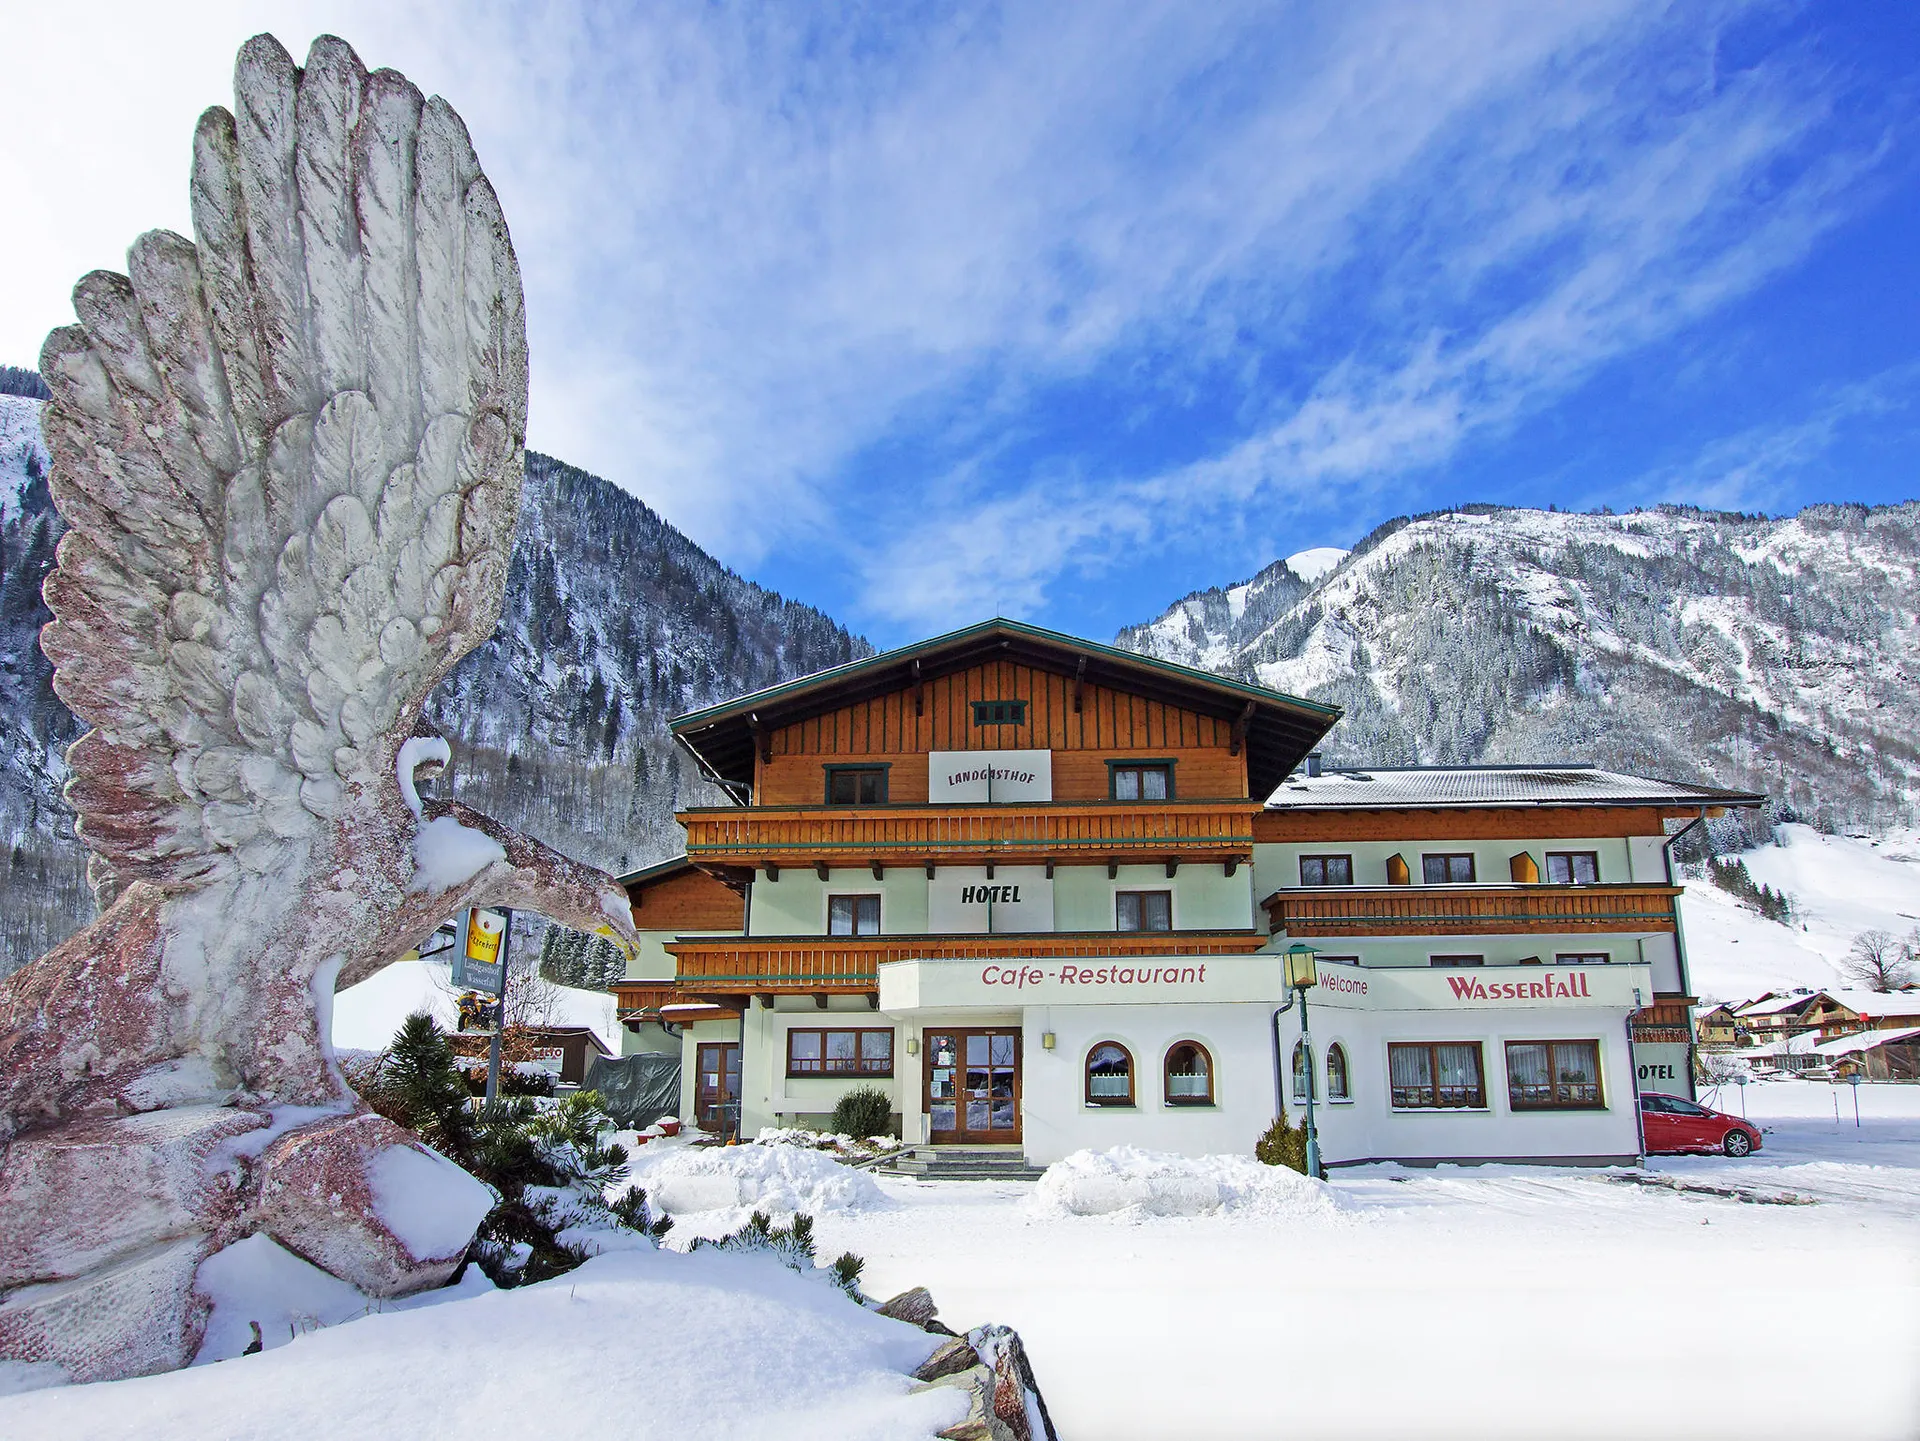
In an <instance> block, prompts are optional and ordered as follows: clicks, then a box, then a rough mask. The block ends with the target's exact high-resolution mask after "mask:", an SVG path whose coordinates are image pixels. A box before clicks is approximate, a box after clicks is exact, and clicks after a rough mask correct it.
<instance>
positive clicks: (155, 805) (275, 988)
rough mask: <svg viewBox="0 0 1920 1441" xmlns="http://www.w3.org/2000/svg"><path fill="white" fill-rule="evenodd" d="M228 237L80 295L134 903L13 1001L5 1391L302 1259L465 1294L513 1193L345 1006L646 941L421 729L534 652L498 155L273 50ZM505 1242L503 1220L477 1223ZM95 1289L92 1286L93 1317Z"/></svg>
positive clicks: (90, 840) (615, 888)
mask: <svg viewBox="0 0 1920 1441" xmlns="http://www.w3.org/2000/svg"><path fill="white" fill-rule="evenodd" d="M234 95H235V105H234V109H233V111H231V112H230V111H227V110H225V109H220V108H215V109H211V110H209V111H207V112H206V113H205V114H204V115H203V116H202V117H201V118H200V121H199V124H198V126H197V127H196V130H195V135H194V144H193V177H192V187H191V198H192V206H191V209H192V215H193V232H194V235H193V239H191V240H188V239H186V238H184V237H182V236H178V235H172V234H169V233H167V232H164V231H152V232H149V233H147V234H145V235H142V236H140V237H139V238H138V239H137V240H136V241H135V242H134V244H133V246H132V248H131V249H130V250H129V252H128V257H127V261H128V264H127V273H126V274H125V275H119V274H110V273H107V272H102V271H96V272H94V273H92V274H90V275H87V276H85V277H83V278H82V279H81V281H80V282H79V284H78V285H77V286H76V287H75V291H74V308H75V312H76V315H77V317H78V321H79V323H78V324H77V325H72V326H67V327H63V328H61V329H59V330H56V331H54V332H53V333H52V334H51V335H49V336H48V338H47V343H46V346H45V348H44V349H43V351H42V352H41V370H42V373H43V374H44V376H45V378H46V381H47V384H48V386H49V388H50V389H51V391H52V399H51V400H50V401H49V402H48V403H47V405H46V407H45V412H44V416H43V421H42V428H43V431H44V433H45V437H46V441H47V446H48V450H49V451H50V453H51V455H52V458H53V464H52V468H51V472H50V474H49V476H48V484H49V486H50V488H51V490H52V493H53V498H54V502H55V504H56V505H57V506H58V508H59V510H60V512H61V514H62V516H63V517H64V518H65V520H66V523H67V526H68V531H67V534H66V535H65V537H64V538H63V539H62V541H61V543H60V547H59V552H58V561H57V564H56V566H55V568H54V570H53V571H52V572H51V574H50V575H49V576H48V579H47V582H46V587H45V595H46V601H47V605H48V608H49V609H50V610H51V611H52V613H53V620H52V621H51V622H50V623H49V624H48V625H47V627H46V628H45V630H44V631H43V632H42V634H41V646H42V648H43V649H44V650H45V651H46V653H47V656H48V658H49V659H50V660H51V661H52V662H53V665H54V689H55V690H56V692H57V693H58V694H59V695H60V697H61V699H62V700H64V701H65V702H66V703H67V705H68V707H69V708H70V709H71V710H72V711H73V712H74V714H75V715H76V716H78V717H79V718H80V719H81V720H82V721H83V722H85V723H86V724H87V725H88V726H89V727H90V729H89V730H88V731H87V732H86V733H85V734H84V735H82V736H81V738H80V739H79V740H78V741H76V742H75V743H74V744H73V746H72V747H71V748H70V749H69V751H68V766H69V769H70V771H71V773H72V779H71V781H70V782H69V784H68V786H67V791H66V795H67V799H68V801H69V803H70V804H71V805H72V806H73V808H74V811H75V813H76V815H77V817H78V820H77V826H76V829H77V832H78V834H79V836H80V839H81V840H82V841H83V842H84V843H85V844H86V846H87V847H88V849H89V852H90V855H89V859H88V878H89V881H90V883H91V884H92V885H93V887H94V893H95V898H96V901H97V902H98V905H99V908H100V914H99V916H98V918H97V919H96V920H95V921H94V922H93V923H92V924H91V925H89V926H88V927H86V928H85V929H84V930H82V931H80V932H79V933H78V934H76V935H75V936H73V937H71V938H70V939H68V940H67V941H66V942H64V943H63V944H61V945H60V946H57V947H56V948H54V949H53V950H52V951H49V952H48V953H47V954H46V955H44V956H42V957H40V958H39V959H37V960H35V961H33V962H31V963H29V964H28V965H27V966H26V967H24V968H23V969H21V970H20V971H18V972H16V973H15V974H14V975H12V976H10V977H8V978H6V979H4V980H0V1359H4V1360H12V1361H21V1362H29V1363H51V1364H53V1365H55V1366H57V1367H58V1368H60V1371H61V1373H62V1374H64V1375H65V1376H66V1377H67V1378H68V1379H71V1380H76V1381H86V1380H98V1379H110V1378H114V1377H121V1376H132V1375H141V1374H146V1373H149V1372H154V1371H162V1370H168V1369H172V1368H175V1367H179V1366H183V1365H185V1364H187V1363H188V1362H190V1361H192V1360H193V1359H195V1356H196V1354H197V1352H198V1350H199V1347H200V1344H201V1338H202V1335H203V1333H204V1328H205V1324H206V1319H207V1315H208V1307H209V1304H210V1303H209V1301H208V1299H207V1288H206V1285H205V1284H204V1278H203V1274H202V1271H203V1268H204V1267H206V1266H209V1265H217V1264H219V1263H218V1262H217V1258H218V1257H220V1256H221V1254H222V1253H223V1252H224V1251H225V1250H226V1248H228V1247H230V1246H232V1245H234V1244H236V1243H237V1242H240V1241H243V1240H249V1239H250V1238H253V1237H256V1236H264V1237H268V1238H271V1240H272V1241H273V1242H274V1243H276V1244H278V1245H280V1246H282V1247H284V1248H285V1249H287V1250H289V1251H291V1252H293V1253H295V1254H297V1255H299V1256H302V1257H304V1258H305V1259H307V1260H308V1261H310V1262H311V1263H313V1264H314V1265H316V1266H319V1267H320V1268H322V1269H323V1270H326V1271H328V1272H330V1273H331V1274H333V1275H334V1276H336V1277H339V1278H341V1279H343V1280H345V1281H348V1282H349V1283H351V1284H353V1285H355V1286H358V1287H359V1288H360V1289H361V1290H362V1291H364V1292H365V1293H366V1294H368V1295H369V1296H370V1297H378V1296H391V1295H399V1294H404V1293H406V1292H409V1291H414V1290H419V1289H423V1288H425V1287H427V1286H431V1285H435V1284H438V1283H439V1282H441V1281H443V1280H445V1279H446V1277H447V1275H448V1274H449V1272H450V1270H451V1269H452V1267H453V1266H454V1265H457V1264H458V1259H459V1256H460V1255H461V1254H463V1253H464V1251H465V1249H466V1246H465V1242H460V1244H458V1245H455V1244H453V1240H458V1237H454V1238H453V1240H449V1239H448V1228H446V1227H435V1228H433V1229H434V1231H435V1233H436V1237H435V1239H434V1240H433V1241H432V1242H431V1243H430V1244H429V1243H425V1242H421V1241H420V1240H419V1238H418V1237H417V1236H410V1235H409V1234H408V1233H407V1232H408V1228H407V1226H406V1224H405V1208H404V1207H403V1208H397V1209H396V1208H395V1207H393V1206H391V1205H389V1204H388V1198H390V1197H391V1195H392V1194H394V1191H395V1188H396V1187H403V1188H405V1189H407V1190H409V1191H411V1192H416V1193H417V1192H419V1191H420V1190H422V1189H423V1188H424V1189H425V1190H426V1191H428V1192H430V1194H431V1195H432V1196H433V1197H434V1200H435V1205H436V1206H437V1207H438V1210H439V1214H440V1215H441V1216H442V1217H443V1218H446V1217H451V1218H454V1223H455V1224H454V1225H453V1227H452V1229H453V1230H458V1229H459V1227H460V1226H461V1225H466V1226H467V1229H466V1231H465V1233H464V1234H465V1235H466V1236H468V1237H471V1235H472V1230H473V1227H474V1226H477V1225H478V1224H479V1222H480V1220H481V1219H482V1218H483V1217H484V1216H485V1214H486V1212H487V1210H488V1209H489V1208H490V1207H491V1205H492V1203H493V1198H492V1196H491V1193H490V1192H488V1191H487V1189H486V1188H485V1187H484V1186H482V1185H481V1184H480V1183H479V1182H478V1181H475V1180H473V1179H472V1178H471V1177H467V1176H465V1175H464V1173H461V1172H459V1171H457V1170H456V1169H455V1168H454V1167H452V1165H451V1163H449V1162H447V1161H445V1160H443V1159H442V1158H440V1157H438V1156H436V1155H435V1154H434V1153H433V1152H431V1151H430V1150H428V1149H427V1148H426V1147H425V1146H423V1145H422V1144H421V1143H420V1142H419V1141H418V1140H417V1138H414V1137H412V1136H410V1135H408V1134H407V1133H406V1132H404V1131H401V1130H400V1129H399V1128H398V1127H396V1126H394V1125H393V1124H392V1123H391V1122H389V1121H387V1120H385V1119H384V1118H382V1117H380V1116H377V1115H374V1114H373V1113H372V1112H370V1111H368V1110H367V1109H366V1107H364V1106H363V1105H362V1104H361V1103H360V1101H359V1099H358V1097H356V1096H355V1095H354V1093H353V1091H352V1090H351V1088H350V1087H349V1086H348V1085H347V1083H346V1081H345V1079H344V1077H343V1076H342V1075H341V1072H340V1069H339V1067H338V1066H337V1064H335V1061H334V1057H333V1052H332V1045H331V1039H330V1037H329V1036H328V1034H327V1033H326V1029H325V1023H324V1021H323V1019H322V1018H323V1017H324V1016H326V1015H327V1014H328V1013H329V1010H330V1004H331V996H332V993H333V991H334V990H335V989H337V988H338V987H340V986H344V985H351V984H353V983H354V982H356V981H358V980H362V979H365V978H366V977H367V976H369V975H371V974H373V973H374V972H375V971H377V970H379V969H380V968H381V967H382V966H384V965H386V964H388V963H389V962H390V961H393V960H395V959H397V958H398V957H399V956H401V955H403V954H405V953H406V952H407V951H408V950H409V949H411V948H413V947H415V946H417V945H418V944H419V943H420V942H422V941H423V940H424V939H425V938H426V937H427V936H428V935H429V934H431V933H432V931H433V930H434V929H435V928H436V927H437V926H439V925H440V924H441V923H442V922H443V921H444V920H445V919H446V917H447V916H448V915H449V914H451V913H454V912H457V911H459V910H460V909H462V908H463V907H466V906H469V905H482V904H501V905H511V906H516V907H522V908H526V909H532V910H537V911H540V912H542V913H544V914H546V915H548V916H549V917H551V918H553V919H554V920H556V921H559V922H561V923H562V924H565V925H569V926H573V927H576V928H579V929H582V930H589V931H591V930H601V929H606V930H610V931H612V932H613V933H614V934H615V936H616V938H617V939H619V940H620V941H621V942H622V944H624V945H627V946H629V947H631V946H633V945H634V944H635V943H636V937H635V936H634V932H633V926H632V920H631V916H630V914H629V913H628V912H627V909H626V906H625V897H624V894H623V893H622V892H621V891H620V888H619V885H618V883H617V882H616V881H615V880H614V879H613V878H612V877H611V876H609V875H606V874H605V873H604V872H601V871H599V870H596V869H594V868H593V867H590V866H585V865H582V864H580V863H578V862H576V861H573V860H570V859H568V858H567V857H565V856H562V855H560V854H558V853H557V852H555V851H553V850H551V849H549V848H548V847H546V846H544V845H541V844H540V843H539V842H538V841H535V840H532V839H530V838H528V837H525V836H520V835H517V834H515V833H513V832H512V831H510V830H508V829H507V828H506V827H504V826H501V825H500V824H498V823H497V822H495V821H492V820H490V819H488V818H487V817H485V816H481V815H479V814H478V813H476V812H474V811H471V810H468V809H467V808H466V807H464V806H460V805H458V804H455V803H453V802H451V801H445V800H440V799H436V798H434V797H432V796H430V795H429V796H425V797H423V796H422V794H421V786H422V785H423V784H426V783H428V782H430V781H431V780H433V779H434V778H435V777H437V776H439V775H442V774H443V773H444V771H445V770H446V768H447V766H448V764H449V763H450V761H451V757H452V752H451V749H450V747H449V746H448V744H447V742H446V740H445V739H444V738H443V737H440V736H437V735H435V734H434V733H433V732H432V731H431V729H430V728H428V727H427V726H425V725H424V724H423V723H422V721H421V711H422V707H423V705H424V703H425V701H426V699H427V697H428V695H429V694H430V693H431V692H432V690H433V689H434V687H435V686H436V685H437V684H439V682H440V681H441V680H442V679H444V678H445V677H446V675H447V674H448V672H449V671H450V670H451V669H452V668H453V666H454V665H455V664H456V663H457V662H458V661H459V660H460V658H461V657H462V656H464V655H466V654H467V653H468V652H470V651H471V650H473V649H474V647H476V646H477V645H479V644H480V643H481V642H482V641H484V640H485V639H486V637H487V636H488V635H489V634H490V633H491V632H492V630H493V629H494V627H495V626H496V625H497V624H498V622H499V618H500V612H501V604H502V599H503V594H504V589H505V584H506V574H507V562H508V557H509V551H510V547H511V542H512V537H513V528H514V521H515V518H516V515H517V513H518V510H519V501H520V486H521V480H522V474H523V470H524V461H525V440H526V417H527V349H526V327H525V316H524V311H523V300H522V295H521V286H520V275H519V268H518V263H517V262H516V260H515V258H514V254H513V246H512V242H511V240H510V238H509V236H508V233H507V227H506V222H505V219H504V217H503V216H502V215H501V213H500V207H499V202H498V200H497V199H496V198H495V196H494V192H493V188H492V186H491V185H490V184H489V183H488V181H487V178H486V176H485V174H484V173H483V172H482V171H481V169H480V164H479V161H478V159H477V158H476V157H475V155H474V152H473V146H472V144H471V142H470V140H469V139H468V136H467V131H466V127H465V126H464V124H462V122H461V120H460V117H459V116H458V115H456V114H455V113H454V111H453V109H452V108H451V107H450V106H448V105H447V104H446V103H445V102H444V101H443V100H441V99H439V98H438V97H434V98H431V99H429V98H427V97H424V96H422V95H421V93H420V91H419V90H418V89H416V88H415V87H414V86H413V85H412V84H411V83H410V82H409V81H408V80H407V79H406V78H405V77H404V76H402V75H400V74H398V73H396V72H394V71H391V70H379V71H372V72H369V71H368V70H367V69H366V67H365V66H364V65H362V64H361V62H360V59H359V57H358V56H356V55H355V54H354V52H353V51H352V49H351V48H349V47H348V46H347V45H346V44H345V43H344V42H343V41H340V40H338V39H335V38H333V37H331V36H323V37H321V38H320V39H319V40H316V41H315V42H314V44H313V47H312V49H311V50H310V51H309V53H308V55H307V60H306V64H305V66H304V67H299V66H296V65H295V64H294V62H293V59H292V57H291V56H289V55H288V54H287V52H286V51H285V50H284V49H282V48H281V46H280V44H279V42H278V41H276V40H274V39H273V38H272V37H271V36H265V35H262V36H256V37H255V38H254V39H252V40H250V41H248V42H247V44H246V45H245V46H244V47H242V49H241V51H240V54H239V57H238V60H237V61H236V64H235V69H234ZM469 1223H470V1224H469ZM53 1283H57V1284H53Z"/></svg>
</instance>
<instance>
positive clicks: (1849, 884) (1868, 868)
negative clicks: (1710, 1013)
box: [1681, 825, 1920, 1002]
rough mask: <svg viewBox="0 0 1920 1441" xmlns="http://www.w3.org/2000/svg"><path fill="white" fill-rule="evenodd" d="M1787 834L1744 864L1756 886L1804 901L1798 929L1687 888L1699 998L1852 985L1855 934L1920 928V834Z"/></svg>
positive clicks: (1692, 885) (1702, 888)
mask: <svg viewBox="0 0 1920 1441" xmlns="http://www.w3.org/2000/svg"><path fill="white" fill-rule="evenodd" d="M1780 837H1781V843H1780V844H1779V845H1770V846H1761V847H1759V848H1758V849H1756V850H1751V851H1747V852H1745V853H1744V854H1743V855H1742V856H1741V857H1740V859H1741V860H1743V861H1745V862H1746V866H1747V873H1748V874H1749V875H1751V876H1752V877H1753V880H1754V884H1755V885H1768V886H1772V887H1773V888H1774V889H1775V890H1776V891H1785V892H1787V894H1789V895H1790V896H1792V897H1793V898H1794V902H1795V910H1796V914H1795V916H1794V920H1793V923H1792V924H1791V925H1778V924H1775V923H1774V922H1772V921H1768V920H1763V919H1762V918H1761V917H1760V916H1759V914H1758V913H1757V912H1754V911H1752V910H1749V909H1748V908H1747V907H1745V906H1743V905H1741V904H1740V903H1739V902H1738V901H1737V900H1735V899H1734V898H1733V897H1732V896H1731V895H1729V894H1727V892H1725V891H1723V890H1721V889H1720V888H1719V887H1718V886H1715V885H1713V884H1712V883H1711V882H1709V881H1703V880H1702V881H1690V882H1688V883H1687V893H1686V895H1685V897H1684V898H1683V899H1682V901H1681V907H1682V909H1681V917H1682V921H1683V924H1684V925H1685V926H1686V933H1687V960H1688V964H1689V966H1690V967H1691V969H1692V973H1693V986H1694V992H1695V994H1697V995H1699V996H1701V997H1702V998H1704V999H1706V1000H1708V1001H1710V1002H1711V1001H1727V1000H1749V999H1751V998H1753V997H1754V996H1758V995H1760V994H1761V993H1762V992H1764V991H1769V990H1786V989H1789V988H1791V987H1794V986H1810V987H1813V988H1815V989H1829V990H1830V989H1832V988H1834V987H1836V986H1840V985H1843V984H1851V983H1848V982H1845V981H1844V980H1843V978H1842V976H1841V974H1840V971H1839V969H1838V967H1839V962H1840V960H1841V958H1842V957H1844V956H1845V955H1846V953H1847V948H1848V947H1849V946H1851V945H1852V944H1853V938H1854V937H1855V936H1857V935H1858V934H1860V932H1862V931H1866V930H1883V931H1887V932H1890V933H1891V934H1893V935H1895V936H1904V935H1906V934H1908V933H1909V932H1911V931H1912V930H1913V929H1914V927H1915V926H1920V835H1916V834H1915V833H1913V832H1903V833H1895V834H1893V835H1890V836H1887V837H1883V838H1881V839H1879V840H1866V839H1857V838H1852V837H1847V836H1825V835H1822V834H1820V832H1818V831H1816V830H1814V829H1812V828H1811V827H1809V826H1799V825H1793V826H1782V827H1781V828H1780Z"/></svg>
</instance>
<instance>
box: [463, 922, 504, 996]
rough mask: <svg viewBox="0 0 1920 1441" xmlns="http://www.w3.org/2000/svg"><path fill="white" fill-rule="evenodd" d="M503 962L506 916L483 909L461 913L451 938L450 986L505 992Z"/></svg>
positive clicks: (498, 993) (496, 993)
mask: <svg viewBox="0 0 1920 1441" xmlns="http://www.w3.org/2000/svg"><path fill="white" fill-rule="evenodd" d="M506 961H507V917H506V914H505V913H504V912H502V911H494V910H488V909H486V908H485V907H483V906H473V907H470V908H469V909H467V910H465V911H463V912H462V913H461V915H460V933H459V935H457V936H456V937H454V947H453V983H454V984H455V985H456V986H465V987H467V988H468V989H470V990H475V991H485V992H486V993H487V994H489V995H493V996H498V995H500V994H501V993H502V992H503V991H504V990H505V989H506V980H507V965H506Z"/></svg>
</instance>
